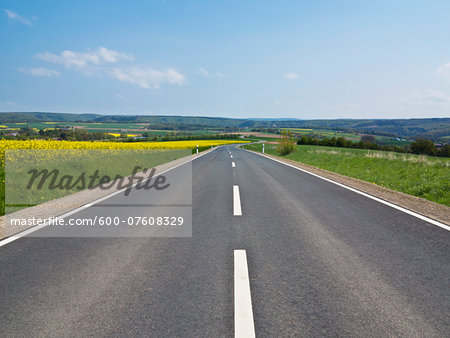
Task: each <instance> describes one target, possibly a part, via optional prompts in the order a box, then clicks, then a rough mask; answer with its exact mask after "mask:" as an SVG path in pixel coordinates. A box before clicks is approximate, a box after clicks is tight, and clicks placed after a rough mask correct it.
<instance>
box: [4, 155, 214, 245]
mask: <svg viewBox="0 0 450 338" xmlns="http://www.w3.org/2000/svg"><path fill="white" fill-rule="evenodd" d="M215 149H217V148H214V149H213V150H215ZM209 153H210V152H208V153H203V154H201V155H199V156H197V157H194V158H191V159H190V160H187V161H185V162H182V163H180V164H177V165H176V166H174V167H171V168H168V169H166V170H164V171H162V172H160V173H158V174H156V175H155V176H153V178H155V177H158V176H160V175H162V174H164V173H166V172H168V171H170V170H173V169H175V168H178V167H180V166H182V165H184V164H186V163H189V162H192V161H194V160H196V159H198V158H200V157H202V156H204V155H207V154H209ZM138 183H140V182H136V183H134V184H133V185H132V186H131V187H132V188H133V187H135V186H136V185H137V184H138ZM127 188H129V187H124V188H123V189H120V190H117V191H114V192H112V193H110V194H108V195H106V196H103V197H100V198H99V199H96V200H94V201H92V202H89V203H87V204H84V205H82V206H80V207H78V208H75V209H73V210H70V211H68V212H66V213H64V214H61V215H59V216H55V217H53V218H52V219H51V221H46V222H44V223H43V224H40V225H36V226H34V227H31V228H29V229H27V230H24V231H21V232H19V233H17V234H15V235H12V236H10V237H8V238H5V239H3V240H1V241H0V247H2V246H4V245H6V244H9V243H11V242H14V241H15V240H17V239H19V238H21V237H24V236H27V235H29V234H31V233H33V232H35V231H37V230H40V229H42V228H44V227H46V226H48V225H51V224H53V223H55V222H56V221H57V220H58V219H63V218H66V217H68V216H70V215H73V214H76V213H77V212H79V211H81V210H84V209H86V208H89V207H91V206H93V205H94V204H97V203H100V202H102V201H104V200H106V199H108V198H111V197H113V196H115V195H117V194H119V193H121V192H122V191H123V190H125V189H127Z"/></svg>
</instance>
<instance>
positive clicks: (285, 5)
mask: <svg viewBox="0 0 450 338" xmlns="http://www.w3.org/2000/svg"><path fill="white" fill-rule="evenodd" d="M449 13H450V2H449V1H400V0H398V1H397V0H396V1H392V0H391V1H375V0H374V1H320V0H319V1H300V0H297V1H244V0H240V1H228V0H227V1H214V0H208V1H207V0H203V1H173V0H166V1H163V0H160V1H81V0H77V1H62V0H57V1H8V0H2V1H0V50H1V53H0V74H1V80H0V111H51V112H77V113H87V112H90V113H103V114H163V115H197V116H225V117H274V118H286V117H291V118H307V119H310V118H412V117H449V116H450V20H449V19H448V18H449Z"/></svg>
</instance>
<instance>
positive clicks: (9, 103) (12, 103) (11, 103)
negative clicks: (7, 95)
mask: <svg viewBox="0 0 450 338" xmlns="http://www.w3.org/2000/svg"><path fill="white" fill-rule="evenodd" d="M5 104H6V105H7V106H14V107H15V106H17V103H15V102H12V101H5Z"/></svg>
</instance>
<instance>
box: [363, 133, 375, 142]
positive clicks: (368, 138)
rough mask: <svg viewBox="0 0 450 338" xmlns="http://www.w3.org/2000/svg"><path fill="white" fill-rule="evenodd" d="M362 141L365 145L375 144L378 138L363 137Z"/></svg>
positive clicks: (371, 136)
mask: <svg viewBox="0 0 450 338" xmlns="http://www.w3.org/2000/svg"><path fill="white" fill-rule="evenodd" d="M361 141H362V142H364V143H375V141H376V138H375V136H373V135H363V136H361Z"/></svg>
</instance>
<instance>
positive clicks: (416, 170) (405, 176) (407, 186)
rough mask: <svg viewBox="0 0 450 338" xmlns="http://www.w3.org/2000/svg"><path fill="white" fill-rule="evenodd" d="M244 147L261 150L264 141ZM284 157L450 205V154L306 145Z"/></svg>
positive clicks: (268, 148) (269, 147) (273, 151)
mask: <svg viewBox="0 0 450 338" xmlns="http://www.w3.org/2000/svg"><path fill="white" fill-rule="evenodd" d="M275 147H276V145H274V144H273V145H272V144H266V146H265V151H266V153H268V154H272V155H278V153H277V151H276V149H275ZM244 148H246V149H250V150H256V151H261V149H262V144H250V145H246V146H244ZM283 157H284V158H288V159H291V160H294V161H298V162H302V163H305V164H309V165H312V166H315V167H318V168H322V169H326V170H329V171H333V172H336V173H339V174H342V175H346V176H350V177H354V178H358V179H360V180H363V181H367V182H371V183H375V184H377V185H379V186H383V187H386V188H389V189H392V190H397V191H401V192H404V193H406V194H409V195H413V196H418V197H422V198H425V199H427V200H430V201H433V202H436V203H440V204H444V205H446V206H450V159H447V158H436V157H431V156H419V155H412V154H398V153H393V152H385V151H372V150H364V149H344V148H333V147H321V146H305V145H301V146H300V145H299V146H297V149H296V151H295V152H294V153H291V154H289V155H286V156H283Z"/></svg>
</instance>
